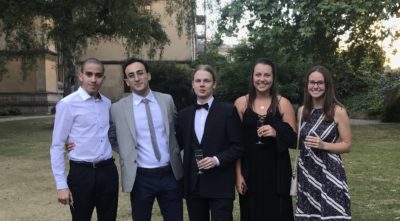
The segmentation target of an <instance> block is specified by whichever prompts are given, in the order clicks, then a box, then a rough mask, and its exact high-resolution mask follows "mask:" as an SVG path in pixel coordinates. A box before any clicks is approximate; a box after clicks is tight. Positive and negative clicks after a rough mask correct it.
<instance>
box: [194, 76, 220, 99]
mask: <svg viewBox="0 0 400 221" xmlns="http://www.w3.org/2000/svg"><path fill="white" fill-rule="evenodd" d="M192 87H193V90H194V93H195V94H196V96H197V100H199V101H200V102H206V101H207V100H208V99H209V98H210V97H211V96H212V95H213V93H214V89H215V87H216V82H215V81H214V78H213V76H212V75H211V73H210V72H208V71H206V70H203V69H200V70H198V71H196V73H194V76H193V80H192Z"/></svg>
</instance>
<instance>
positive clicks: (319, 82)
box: [308, 81, 325, 87]
mask: <svg viewBox="0 0 400 221" xmlns="http://www.w3.org/2000/svg"><path fill="white" fill-rule="evenodd" d="M315 85H317V86H318V87H322V86H325V81H309V82H308V86H312V87H314V86H315Z"/></svg>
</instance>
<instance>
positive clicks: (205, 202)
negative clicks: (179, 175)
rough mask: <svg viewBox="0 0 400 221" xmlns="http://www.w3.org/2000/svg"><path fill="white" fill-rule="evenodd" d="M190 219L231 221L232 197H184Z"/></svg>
mask: <svg viewBox="0 0 400 221" xmlns="http://www.w3.org/2000/svg"><path fill="white" fill-rule="evenodd" d="M186 206H187V209H188V214H189V219H190V221H209V220H210V217H211V220H212V221H232V220H233V215H232V211H233V199H225V198H204V197H200V196H198V195H193V194H192V195H189V196H188V197H187V199H186Z"/></svg>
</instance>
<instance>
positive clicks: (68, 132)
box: [50, 87, 112, 190]
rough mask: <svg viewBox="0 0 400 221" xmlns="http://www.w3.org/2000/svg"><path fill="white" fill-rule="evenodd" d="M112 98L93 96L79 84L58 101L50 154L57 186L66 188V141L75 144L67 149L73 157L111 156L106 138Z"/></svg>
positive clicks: (97, 158)
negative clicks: (70, 148)
mask: <svg viewBox="0 0 400 221" xmlns="http://www.w3.org/2000/svg"><path fill="white" fill-rule="evenodd" d="M110 107H111V101H110V100H109V99H108V98H106V97H105V96H103V95H100V98H96V99H94V98H93V97H92V96H90V95H89V94H88V93H87V92H86V91H85V90H84V89H82V88H81V87H80V88H79V89H78V90H77V91H76V92H74V93H72V94H70V95H68V96H67V97H65V98H63V99H62V100H60V101H59V102H58V103H57V106H56V114H55V120H54V129H53V137H52V143H51V147H50V158H51V167H52V170H53V175H54V178H55V180H56V185H57V189H58V190H59V189H65V188H68V185H67V181H66V174H65V161H64V152H65V142H66V141H68V142H72V143H74V144H75V147H74V149H73V150H71V151H69V152H68V158H69V159H70V160H74V161H84V162H91V163H96V162H99V161H102V160H107V159H110V158H111V157H112V149H111V145H110V142H109V140H108V129H109V111H110Z"/></svg>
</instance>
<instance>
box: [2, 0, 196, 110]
mask: <svg viewBox="0 0 400 221" xmlns="http://www.w3.org/2000/svg"><path fill="white" fill-rule="evenodd" d="M165 5H166V1H165V0H158V1H153V2H152V4H151V7H150V8H151V9H150V10H151V12H152V13H156V14H158V15H160V16H161V17H162V18H161V22H162V26H163V27H164V28H165V31H166V33H167V35H168V37H169V39H170V42H171V43H170V45H166V46H165V48H164V51H163V56H162V58H161V59H162V60H168V61H190V60H192V54H193V45H192V42H191V39H190V38H188V37H187V36H188V35H187V34H186V32H185V31H184V32H183V33H182V36H178V34H177V29H176V21H175V17H173V16H172V17H170V16H167V15H166V14H165ZM40 22H44V21H40ZM39 24H40V23H39ZM139 31H140V30H139ZM4 45H5V44H4V36H2V37H0V50H2V49H4ZM89 45H90V46H89V48H88V49H87V50H86V52H85V53H84V54H83V55H82V56H81V58H80V60H81V61H83V60H84V59H86V58H89V57H95V58H98V59H99V60H101V61H103V62H104V63H105V75H106V80H105V82H104V84H103V86H102V89H101V92H102V93H103V94H105V95H106V96H107V97H109V98H110V99H111V100H113V101H116V100H118V99H120V98H121V97H122V96H123V95H124V84H125V83H124V81H123V74H122V68H121V64H122V63H123V61H124V60H125V59H126V58H127V54H126V52H125V48H124V46H123V44H121V42H119V41H117V40H110V41H101V42H99V43H98V44H97V45H91V44H89ZM48 50H50V51H49V52H48V53H46V54H44V55H43V56H42V57H40V58H38V60H37V69H36V70H35V71H34V72H33V73H30V74H29V75H27V76H26V79H23V75H22V71H21V62H20V61H19V60H14V61H10V62H9V63H8V64H7V66H6V68H7V70H8V71H9V74H8V75H7V76H4V77H3V80H2V81H0V111H1V109H4V108H9V107H18V108H20V109H21V110H22V112H23V113H49V112H50V110H51V109H52V108H53V107H54V105H55V104H56V102H57V101H58V100H60V99H61V98H62V92H63V91H62V89H61V87H60V89H59V85H60V84H61V85H62V82H63V80H64V79H58V75H57V72H58V70H57V65H58V64H57V54H56V52H55V49H54V44H51V45H50V46H49V48H48ZM134 56H135V57H138V58H141V59H144V60H148V59H149V57H147V48H146V47H144V48H143V49H142V50H141V52H140V54H138V55H134ZM154 59H155V60H158V59H159V56H158V54H157V55H156V57H155V58H154Z"/></svg>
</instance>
